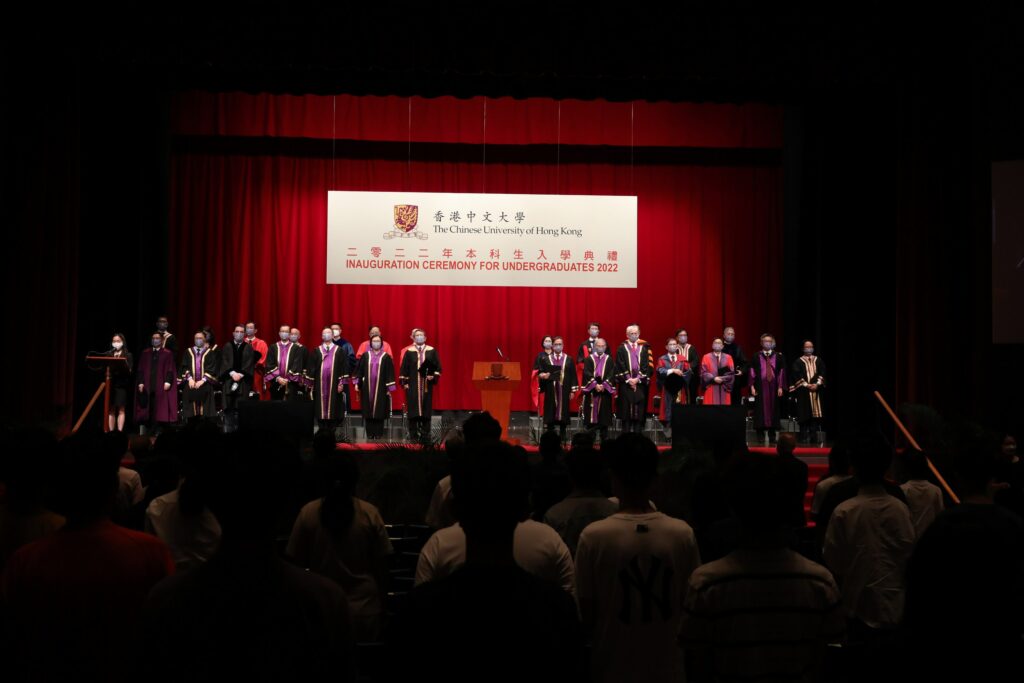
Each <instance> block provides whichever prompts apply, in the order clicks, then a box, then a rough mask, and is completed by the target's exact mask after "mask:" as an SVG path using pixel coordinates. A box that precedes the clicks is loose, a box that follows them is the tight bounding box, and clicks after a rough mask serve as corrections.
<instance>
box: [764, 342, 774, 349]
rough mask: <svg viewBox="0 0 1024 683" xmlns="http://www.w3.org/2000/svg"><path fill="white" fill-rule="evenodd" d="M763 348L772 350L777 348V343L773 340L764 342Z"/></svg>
mask: <svg viewBox="0 0 1024 683" xmlns="http://www.w3.org/2000/svg"><path fill="white" fill-rule="evenodd" d="M761 348H762V349H764V350H765V351H771V350H772V349H774V348H775V344H772V343H771V342H762V344H761Z"/></svg>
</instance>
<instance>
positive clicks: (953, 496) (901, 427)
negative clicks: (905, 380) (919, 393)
mask: <svg viewBox="0 0 1024 683" xmlns="http://www.w3.org/2000/svg"><path fill="white" fill-rule="evenodd" d="M875 398H877V399H878V402H879V403H881V404H882V407H883V408H885V412H887V413H889V417H891V418H892V421H893V422H895V423H896V426H897V427H898V428H899V430H900V431H901V432H902V433H903V436H904V437H906V439H907V441H908V442H909V443H910V446H911V447H912V448H913V449H914V450H915V451H918V452H921V451H922V450H923V449H922V448H921V447H920V446H919V445H918V444H917V441H916V440H915V439H914V437H913V436H912V435H911V434H910V432H909V431H908V430H907V428H906V427H905V426H904V425H903V422H902V421H901V420H900V418H899V417H897V416H896V413H895V412H893V409H892V408H890V407H889V404H888V403H887V402H886V400H885V399H884V398H883V397H882V395H881V394H880V393H878V392H877V391H876V392H875ZM924 459H925V462H927V463H928V469H930V470H931V471H932V474H934V475H935V479H937V480H938V482H939V484H940V485H941V486H942V488H943V490H944V491H945V492H946V494H947V495H949V497H950V499H952V501H953V502H954V503H956V504H959V503H960V499H959V498H958V497H957V495H956V494H955V493H953V489H952V488H950V486H949V484H948V483H947V482H946V480H945V479H944V478H943V476H942V475H941V474H940V473H939V470H937V469H936V468H935V464H934V463H933V462H932V459H931V458H929V457H928V456H927V455H925V457H924Z"/></svg>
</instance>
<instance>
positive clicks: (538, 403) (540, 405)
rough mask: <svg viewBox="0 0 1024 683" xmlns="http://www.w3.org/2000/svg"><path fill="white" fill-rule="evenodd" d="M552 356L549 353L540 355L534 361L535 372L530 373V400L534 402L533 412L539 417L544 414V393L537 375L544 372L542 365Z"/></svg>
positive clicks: (544, 352) (542, 352) (545, 352)
mask: <svg viewBox="0 0 1024 683" xmlns="http://www.w3.org/2000/svg"><path fill="white" fill-rule="evenodd" d="M550 355H551V354H550V353H548V352H547V351H541V352H540V353H538V354H537V358H535V359H534V361H533V372H531V373H530V398H531V399H532V400H533V410H534V412H536V413H537V414H538V415H543V414H544V392H543V391H541V388H540V378H539V377H537V375H539V374H540V373H541V372H543V371H542V370H541V363H542V362H543V360H544V359H546V358H547V357H548V356H550Z"/></svg>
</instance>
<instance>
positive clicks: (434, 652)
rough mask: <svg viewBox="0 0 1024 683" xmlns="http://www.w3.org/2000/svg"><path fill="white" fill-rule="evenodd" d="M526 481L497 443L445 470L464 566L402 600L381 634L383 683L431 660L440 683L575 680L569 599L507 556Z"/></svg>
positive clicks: (576, 632)
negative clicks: (386, 670) (387, 672)
mask: <svg viewBox="0 0 1024 683" xmlns="http://www.w3.org/2000/svg"><path fill="white" fill-rule="evenodd" d="M528 477H529V471H528V466H527V463H526V461H525V459H524V458H523V457H522V456H521V455H519V454H517V453H516V452H515V451H514V449H513V448H512V447H511V446H509V445H508V444H504V443H501V442H498V441H490V442H487V441H484V442H474V443H471V444H470V445H468V446H467V451H466V453H465V454H464V456H463V457H460V458H459V459H458V460H457V461H456V463H454V464H453V469H452V489H453V502H454V505H455V508H456V516H457V517H458V519H459V520H460V522H459V523H460V525H461V526H460V529H464V537H465V551H464V554H465V563H464V564H462V565H461V566H460V567H458V568H457V569H454V570H453V571H452V572H451V573H450V574H449V575H447V576H444V577H443V578H439V579H437V580H436V581H431V582H430V583H425V584H422V585H420V586H417V587H416V588H415V589H413V591H412V592H411V593H410V594H409V595H408V598H407V601H406V603H405V606H404V609H402V610H401V611H400V612H399V613H398V614H397V615H396V616H395V618H394V620H393V621H392V623H391V625H390V627H389V629H388V632H387V634H386V636H385V641H386V642H387V644H388V653H389V656H388V660H389V662H391V664H392V665H393V667H394V669H395V670H394V671H392V672H391V674H392V675H391V677H390V679H389V680H413V679H414V678H416V677H421V676H422V674H423V668H422V667H423V665H424V662H428V661H435V662H438V663H439V664H440V665H441V666H442V667H443V669H444V676H443V677H444V679H445V680H449V681H493V680H509V681H557V682H558V683H564V682H565V681H572V680H578V679H579V662H580V656H581V640H580V629H579V620H578V617H577V614H576V606H575V604H574V603H573V600H572V597H571V596H570V595H569V594H568V593H567V592H565V591H563V590H561V589H559V588H558V587H557V586H555V585H552V584H551V583H550V582H548V581H544V580H541V579H539V578H537V577H536V576H534V575H532V574H531V573H529V572H528V571H525V570H524V569H523V568H522V567H521V566H519V564H518V562H517V561H516V558H515V553H514V550H513V543H514V542H513V538H514V536H515V534H516V529H517V527H518V526H521V520H522V519H523V512H524V509H525V507H526V502H527V493H528V491H529V483H528ZM460 533H461V531H460ZM552 533H554V532H552ZM440 653H443V661H442V660H438V659H437V657H438V656H439V654H440Z"/></svg>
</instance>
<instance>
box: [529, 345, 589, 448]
mask: <svg viewBox="0 0 1024 683" xmlns="http://www.w3.org/2000/svg"><path fill="white" fill-rule="evenodd" d="M540 364H541V368H540V372H539V373H537V378H538V379H539V380H540V388H541V389H542V390H543V391H544V427H545V429H547V430H552V429H554V428H555V425H557V426H558V433H559V435H560V436H561V437H562V440H563V441H564V440H565V429H566V427H568V426H569V420H570V418H571V417H572V414H571V412H570V408H569V403H570V402H571V401H572V395H573V393H574V392H575V391H576V390H577V389H578V388H579V376H578V375H577V374H576V362H575V361H574V359H573V358H572V357H571V356H569V355H568V354H567V353H565V341H564V340H563V339H562V338H561V337H555V338H554V339H553V340H552V344H551V355H550V356H547V357H546V358H541V359H540Z"/></svg>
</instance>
